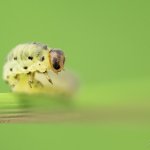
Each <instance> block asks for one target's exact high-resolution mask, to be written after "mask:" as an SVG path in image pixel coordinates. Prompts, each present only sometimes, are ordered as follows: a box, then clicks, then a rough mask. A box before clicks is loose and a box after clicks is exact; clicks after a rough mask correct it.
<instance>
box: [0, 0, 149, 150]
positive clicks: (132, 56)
mask: <svg viewBox="0 0 150 150" xmlns="http://www.w3.org/2000/svg"><path fill="white" fill-rule="evenodd" d="M149 8H150V1H148V0H113V1H112V0H93V1H90V0H89V1H86V0H76V1H68V0H38V1H36V0H13V1H11V0H9V1H7V0H1V1H0V44H1V45H0V76H2V68H3V64H4V62H5V58H6V55H7V54H8V52H9V51H10V50H11V49H12V48H13V47H15V46H16V45H17V44H19V43H25V42H30V41H31V42H32V41H37V42H42V43H46V44H48V45H49V46H50V47H58V48H62V49H63V50H64V52H65V54H66V57H67V61H66V68H68V69H71V70H73V71H75V72H76V74H77V75H78V76H79V78H80V82H81V87H82V88H81V89H82V90H81V91H80V100H81V103H82V102H83V105H84V104H86V102H89V103H90V104H92V103H93V104H94V103H95V104H96V105H97V103H99V104H107V105H109V104H111V105H112V104H113V105H115V106H116V104H118V103H120V104H123V103H124V102H126V101H131V100H133V101H134V100H135V101H138V102H140V103H144V104H147V100H149V98H150V92H149V89H150V69H149V64H150V59H149V56H150V51H149V48H150V42H149V38H150V29H149V28H150V9H149ZM0 92H1V93H2V92H9V88H8V85H6V84H5V83H4V81H3V80H2V78H0ZM145 100H146V101H145ZM5 126H6V127H4V126H3V129H0V131H2V132H1V133H2V134H1V138H2V140H1V142H2V143H3V144H2V147H3V149H7V148H11V149H12V148H13V147H12V146H11V145H13V144H14V147H15V149H29V147H30V148H31V149H38V148H39V149H43V148H44V149H50V148H52V149H54V147H55V146H56V145H57V146H56V147H57V148H58V149H60V148H61V149H71V147H72V148H73V147H74V144H75V143H76V144H77V145H78V146H79V147H78V149H92V148H94V146H95V148H94V149H96V148H97V149H99V148H102V147H103V148H102V149H107V148H108V149H113V147H114V149H117V148H118V149H120V147H116V146H117V142H118V141H119V143H121V144H120V146H121V147H124V145H126V143H128V144H129V145H130V144H135V145H136V143H139V142H143V143H142V144H143V145H144V144H145V142H146V140H148V138H149V136H148V135H149V132H150V130H149V129H148V130H146V131H145V129H144V131H143V130H142V129H143V128H144V127H143V128H142V127H141V128H140V129H136V131H133V130H132V127H131V126H129V127H128V128H125V127H122V129H121V130H119V131H118V128H117V127H116V126H115V127H114V126H111V125H110V126H107V127H104V128H103V127H102V126H99V127H95V125H91V126H90V128H89V127H88V126H87V125H84V126H81V125H79V126H77V127H72V129H71V127H70V126H69V130H68V128H67V127H68V126H65V127H62V126H59V125H57V126H52V125H50V126H49V125H47V127H46V128H45V126H43V125H41V126H38V127H35V126H37V125H32V126H29V125H27V126H26V125H24V126H23V125H22V127H20V126H18V125H16V126H15V125H13V126H11V125H5ZM10 126H11V127H10ZM73 126H76V125H73ZM1 127H2V126H1ZM1 127H0V128H1ZM74 128H75V129H74ZM54 131H55V132H54ZM96 131H97V132H99V134H96V133H97V132H96ZM116 132H117V134H116ZM27 133H30V134H27ZM70 133H72V134H70ZM77 133H78V135H77ZM10 134H11V136H9V135H10ZM31 134H32V136H31ZM115 134H116V135H115ZM6 135H7V136H9V138H10V139H9V140H8V138H7V136H6ZM62 135H63V136H62ZM81 135H82V136H81ZM106 135H107V136H108V137H109V138H108V139H107V136H106ZM122 135H125V136H123V137H122ZM130 135H137V136H130ZM24 136H25V139H23V138H24ZM15 137H16V138H15ZM57 137H58V139H57ZM136 137H137V139H136ZM71 139H72V141H71ZM133 139H134V140H133ZM61 140H62V141H61ZM82 140H83V142H81V141H82ZM99 140H100V141H102V143H103V144H102V145H100V143H99ZM114 140H115V141H114ZM132 140H133V141H132ZM50 141H55V142H54V143H53V144H52V147H51V144H50V143H49V142H50ZM56 141H57V142H56ZM60 141H61V142H60ZM67 141H68V142H67ZM131 141H132V142H133V143H132V142H131ZM33 142H37V144H33V146H32V143H33ZM90 142H91V143H90ZM111 142H112V144H110V147H109V146H108V145H107V144H109V143H111ZM18 143H19V145H22V146H21V147H19V146H18ZM38 143H39V144H38ZM59 143H61V144H60V146H58V145H59ZM104 143H106V144H104ZM113 143H114V144H113ZM146 143H147V142H146ZM67 144H68V145H67ZM82 144H83V146H81V145H82ZM86 144H87V145H86ZM128 144H127V145H128ZM148 144H149V142H148ZM29 145H30V146H29ZM38 145H39V146H38ZM88 145H89V146H88ZM106 145H107V148H105V146H106ZM127 145H126V146H127ZM7 146H8V147H7ZM101 146H102V147H101ZM136 146H137V145H136ZM129 148H131V149H132V150H133V149H134V148H133V147H132V146H131V147H130V146H129V147H128V149H129ZM137 148H139V149H140V147H139V146H137ZM137 148H136V149H137ZM74 149H75V148H74ZM122 149H123V148H122ZM124 149H126V148H125V147H124ZM142 149H143V147H142Z"/></svg>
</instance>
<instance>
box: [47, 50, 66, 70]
mask: <svg viewBox="0 0 150 150" xmlns="http://www.w3.org/2000/svg"><path fill="white" fill-rule="evenodd" d="M49 53H50V64H51V68H52V70H53V71H54V72H55V73H58V72H60V71H62V70H63V69H64V63H65V56H64V53H63V51H61V50H54V49H52V50H50V52H49Z"/></svg>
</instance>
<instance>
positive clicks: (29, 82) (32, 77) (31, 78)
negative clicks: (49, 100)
mask: <svg viewBox="0 0 150 150" xmlns="http://www.w3.org/2000/svg"><path fill="white" fill-rule="evenodd" d="M28 76H29V80H28V84H29V86H30V88H32V85H33V81H34V76H35V73H31V72H29V73H28Z"/></svg>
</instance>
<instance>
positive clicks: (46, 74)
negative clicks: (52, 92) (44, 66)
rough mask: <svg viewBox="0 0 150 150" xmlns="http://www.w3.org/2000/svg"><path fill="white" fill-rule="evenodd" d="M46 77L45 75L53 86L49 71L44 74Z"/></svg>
mask: <svg viewBox="0 0 150 150" xmlns="http://www.w3.org/2000/svg"><path fill="white" fill-rule="evenodd" d="M44 75H45V77H46V78H47V80H48V81H49V82H50V83H51V84H53V82H52V80H51V78H50V76H49V75H48V72H47V71H46V72H44Z"/></svg>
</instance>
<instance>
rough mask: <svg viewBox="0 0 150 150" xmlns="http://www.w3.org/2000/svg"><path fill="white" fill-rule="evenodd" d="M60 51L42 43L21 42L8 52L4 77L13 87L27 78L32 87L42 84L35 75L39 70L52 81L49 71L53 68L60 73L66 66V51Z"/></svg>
mask: <svg viewBox="0 0 150 150" xmlns="http://www.w3.org/2000/svg"><path fill="white" fill-rule="evenodd" d="M60 52H62V51H61V50H57V49H51V48H48V47H47V46H46V45H43V44H40V43H35V42H34V43H26V44H20V45H18V46H16V47H15V48H14V49H12V51H11V52H10V53H9V54H8V57H7V61H6V63H5V65H4V70H3V78H4V80H5V81H6V82H8V83H9V85H11V87H12V89H13V88H14V87H15V86H16V85H17V84H18V83H19V82H20V83H21V82H22V81H23V78H24V79H25V80H27V81H25V82H26V83H28V85H29V86H30V88H32V85H34V86H41V85H40V84H39V81H36V80H35V77H34V75H35V73H37V72H38V73H43V74H45V77H46V78H47V79H48V81H49V82H51V83H52V81H51V79H50V77H49V76H48V74H47V72H48V71H49V70H52V71H53V72H55V73H58V72H60V71H61V70H63V67H64V66H63V65H64V60H65V57H64V53H63V52H62V53H60ZM55 66H57V68H56V67H55ZM19 80H22V81H19ZM25 82H24V81H23V82H22V83H25ZM22 86H23V85H22Z"/></svg>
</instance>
